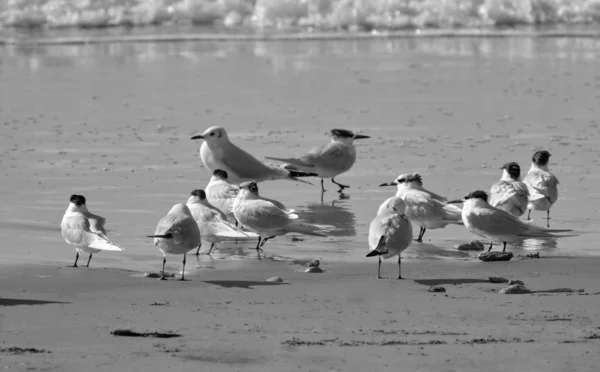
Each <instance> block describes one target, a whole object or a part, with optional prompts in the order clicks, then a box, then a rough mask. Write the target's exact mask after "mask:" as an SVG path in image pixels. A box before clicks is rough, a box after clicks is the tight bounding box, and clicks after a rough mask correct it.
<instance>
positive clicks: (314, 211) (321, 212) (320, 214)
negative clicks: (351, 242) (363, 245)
mask: <svg viewBox="0 0 600 372" xmlns="http://www.w3.org/2000/svg"><path fill="white" fill-rule="evenodd" d="M296 210H297V211H298V212H301V213H302V216H301V218H302V220H303V221H305V222H307V223H313V224H317V225H333V226H335V227H336V228H335V230H333V231H331V232H328V233H327V235H329V236H356V216H355V214H354V213H353V212H352V211H351V210H350V208H348V206H347V205H346V201H345V200H336V201H334V202H333V203H324V202H318V203H308V204H306V206H304V207H302V208H296Z"/></svg>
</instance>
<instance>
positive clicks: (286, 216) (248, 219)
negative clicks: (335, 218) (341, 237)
mask: <svg viewBox="0 0 600 372" xmlns="http://www.w3.org/2000/svg"><path fill="white" fill-rule="evenodd" d="M240 187H241V191H240V193H239V194H238V196H237V199H236V201H235V205H234V207H233V213H234V214H235V218H236V219H237V220H238V221H239V222H240V224H242V225H243V226H244V227H246V228H247V229H248V230H250V231H253V232H255V233H257V234H258V243H257V244H256V253H257V255H258V258H259V259H260V250H261V249H260V248H261V247H262V246H263V245H264V244H265V243H266V242H267V240H269V239H272V238H274V237H276V236H280V235H285V234H287V233H299V234H306V235H314V236H322V237H326V235H325V234H324V232H326V231H328V230H330V229H332V228H334V227H333V226H324V225H312V224H308V223H303V222H300V221H298V215H297V214H294V213H291V212H287V211H284V210H283V209H280V208H278V207H277V206H276V205H275V204H273V203H272V202H269V201H266V200H262V199H260V197H259V196H258V195H257V192H258V186H257V185H256V182H244V183H242V184H241V185H240Z"/></svg>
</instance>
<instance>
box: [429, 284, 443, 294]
mask: <svg viewBox="0 0 600 372" xmlns="http://www.w3.org/2000/svg"><path fill="white" fill-rule="evenodd" d="M427 292H436V293H438V292H446V288H444V287H441V286H439V285H434V286H433V287H429V289H428V290H427Z"/></svg>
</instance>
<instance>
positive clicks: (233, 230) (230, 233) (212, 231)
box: [186, 190, 258, 255]
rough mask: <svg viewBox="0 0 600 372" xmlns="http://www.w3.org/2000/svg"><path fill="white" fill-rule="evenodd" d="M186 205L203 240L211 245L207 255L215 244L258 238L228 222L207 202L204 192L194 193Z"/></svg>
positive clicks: (197, 191) (223, 214)
mask: <svg viewBox="0 0 600 372" xmlns="http://www.w3.org/2000/svg"><path fill="white" fill-rule="evenodd" d="M186 205H187V207H188V208H189V209H190V212H191V213H192V217H194V220H195V221H196V223H197V224H198V229H199V230H200V238H201V240H203V241H206V242H209V243H211V245H210V249H209V250H208V253H207V254H210V252H211V251H212V249H213V247H214V246H215V243H221V242H227V241H239V240H250V239H256V238H258V235H256V234H255V233H252V232H244V231H242V230H241V229H239V228H237V227H235V226H234V225H232V224H231V223H229V222H227V216H225V213H223V212H221V211H220V210H219V209H217V208H215V207H214V206H213V205H211V204H210V203H209V202H208V200H206V193H205V192H204V190H194V191H192V192H191V195H190V197H189V198H188V200H187V203H186ZM201 246H202V244H200V245H199V246H198V250H197V251H196V255H198V254H199V253H200V247H201Z"/></svg>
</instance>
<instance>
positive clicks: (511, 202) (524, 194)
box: [490, 161, 529, 217]
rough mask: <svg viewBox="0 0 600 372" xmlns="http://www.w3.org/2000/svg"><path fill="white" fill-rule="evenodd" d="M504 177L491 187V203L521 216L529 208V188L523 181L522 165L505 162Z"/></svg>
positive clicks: (503, 167)
mask: <svg viewBox="0 0 600 372" xmlns="http://www.w3.org/2000/svg"><path fill="white" fill-rule="evenodd" d="M500 169H502V178H500V181H498V182H496V183H494V184H493V185H492V187H491V189H490V205H491V206H492V207H496V208H498V209H502V210H503V211H507V212H508V213H510V214H512V215H513V216H515V217H521V216H522V215H523V214H524V213H525V211H526V210H527V202H528V198H529V190H528V189H527V185H525V184H524V183H523V182H521V167H519V164H517V163H515V162H514V161H513V162H510V163H506V164H504V165H503V166H502V167H501V168H500Z"/></svg>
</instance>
